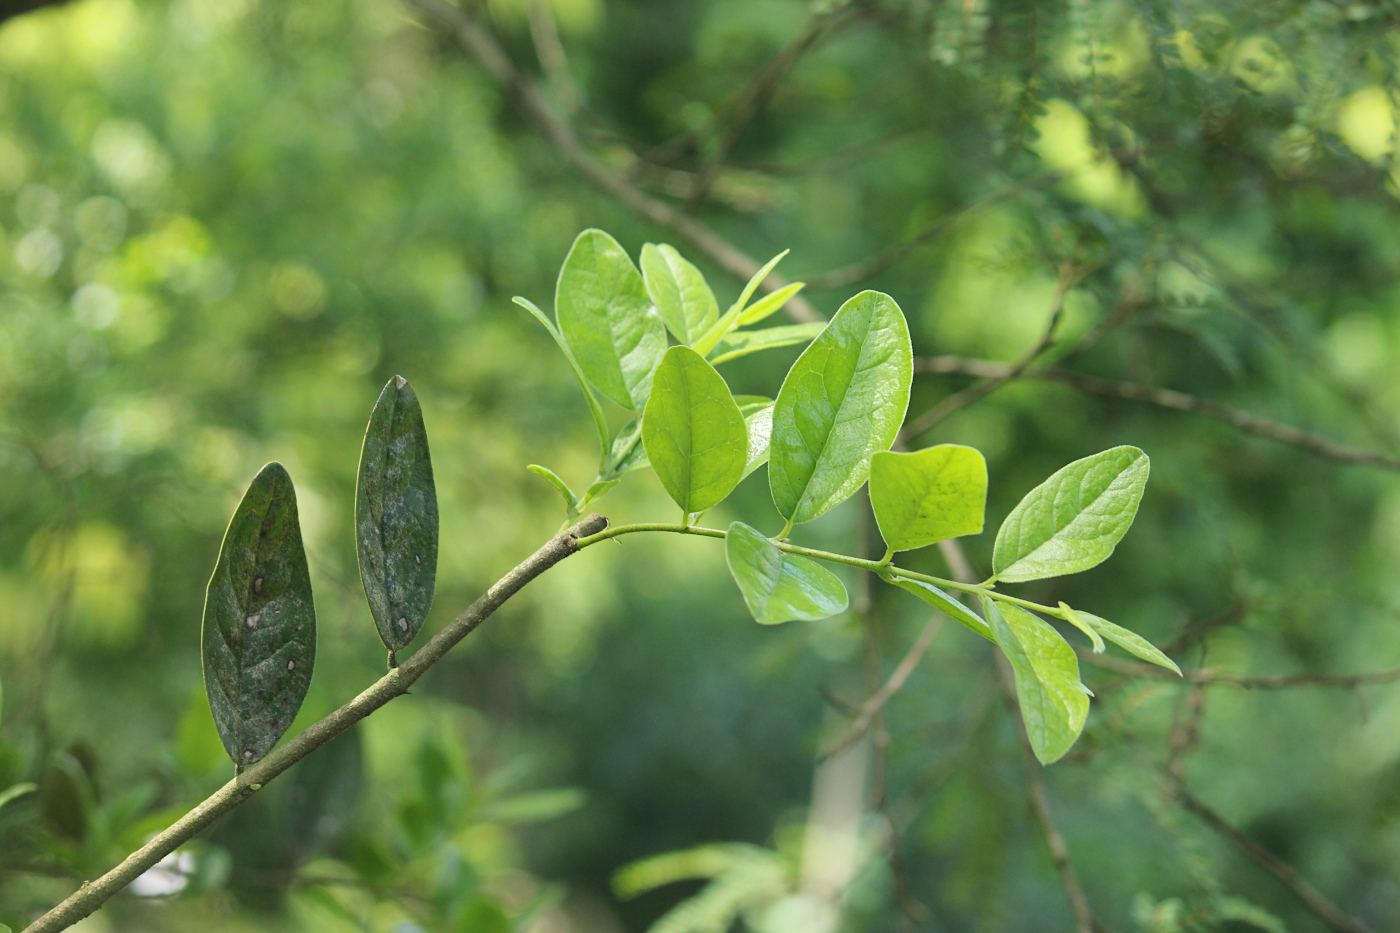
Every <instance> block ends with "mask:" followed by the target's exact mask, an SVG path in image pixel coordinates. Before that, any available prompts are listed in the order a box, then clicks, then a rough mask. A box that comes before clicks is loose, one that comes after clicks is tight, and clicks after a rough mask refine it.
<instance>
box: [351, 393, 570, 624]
mask: <svg viewBox="0 0 1400 933" xmlns="http://www.w3.org/2000/svg"><path fill="white" fill-rule="evenodd" d="M566 488H567V487H566ZM355 547H356V550H357V551H358V553H359V558H360V580H361V582H363V583H364V587H365V597H366V598H367V599H368V600H369V609H370V613H371V614H372V615H373V616H374V624H375V627H376V628H378V629H379V637H380V638H381V639H383V641H384V644H385V645H386V646H388V648H389V650H390V651H398V650H399V649H400V648H403V647H404V646H405V645H407V644H408V643H409V642H411V641H412V640H413V636H415V635H417V634H418V630H419V629H420V628H422V627H423V620H424V619H426V618H427V617H428V609H429V608H430V607H431V606H432V604H433V584H434V581H435V579H436V578H437V556H438V507H437V486H436V485H435V484H434V483H433V463H432V458H431V457H430V456H429V454H428V433H427V431H426V430H425V429H424V427H423V409H422V408H421V407H420V406H419V404H418V396H417V395H415V394H414V392H413V386H411V385H409V384H408V380H407V379H404V378H403V377H402V376H395V377H394V378H393V379H390V380H389V383H388V385H386V386H384V391H383V392H381V393H380V395H379V401H378V402H376V403H375V406H374V412H373V413H372V414H371V415H370V417H369V427H368V428H366V429H365V445H364V449H363V450H362V451H361V453H360V475H359V479H358V480H357V481H356V483H355Z"/></svg>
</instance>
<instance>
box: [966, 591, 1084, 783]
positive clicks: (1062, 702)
mask: <svg viewBox="0 0 1400 933" xmlns="http://www.w3.org/2000/svg"><path fill="white" fill-rule="evenodd" d="M982 611H983V614H984V615H986V617H987V624H988V625H989V626H990V627H991V629H992V634H994V635H995V636H996V640H997V644H998V645H1000V646H1001V650H1002V652H1003V653H1005V655H1006V659H1007V660H1008V661H1010V662H1011V669H1012V671H1013V672H1015V675H1016V699H1017V700H1018V701H1019V702H1020V704H1021V719H1022V720H1023V721H1024V722H1025V725H1026V735H1027V737H1029V738H1030V740H1031V748H1032V749H1033V750H1034V751H1035V757H1036V758H1038V759H1040V763H1041V764H1046V765H1048V764H1050V763H1051V762H1053V761H1058V760H1059V759H1060V758H1061V757H1063V756H1064V753H1065V752H1067V751H1069V749H1070V746H1071V745H1073V744H1074V740H1075V739H1077V738H1079V733H1080V732H1081V731H1083V729H1084V720H1085V718H1086V717H1087V716H1088V715H1089V697H1088V694H1086V693H1085V692H1084V687H1083V685H1082V684H1081V683H1080V682H1079V659H1078V658H1077V657H1075V654H1074V649H1073V648H1071V647H1070V646H1069V642H1067V641H1065V640H1064V638H1062V637H1061V636H1060V633H1059V632H1057V631H1055V629H1054V628H1052V627H1051V626H1050V624H1049V623H1048V622H1046V621H1045V620H1044V619H1040V618H1038V617H1036V616H1034V615H1032V614H1030V613H1029V612H1027V611H1026V610H1024V609H1022V608H1021V607H1019V606H1013V605H1011V604H1009V603H993V602H992V601H991V600H989V599H985V598H984V599H983V600H982Z"/></svg>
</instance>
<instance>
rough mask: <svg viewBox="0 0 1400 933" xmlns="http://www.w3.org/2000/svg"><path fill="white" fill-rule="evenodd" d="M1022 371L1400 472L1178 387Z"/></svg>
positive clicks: (972, 369)
mask: <svg viewBox="0 0 1400 933" xmlns="http://www.w3.org/2000/svg"><path fill="white" fill-rule="evenodd" d="M914 369H915V371H916V372H926V373H961V374H964V375H969V376H980V377H982V378H983V379H1002V380H1003V381H1005V380H1006V379H1009V378H1013V375H1012V371H1013V369H1014V367H1013V366H1012V365H1011V364H1008V363H998V362H995V361H993V360H977V359H968V358H966V357H960V356H932V357H924V358H922V359H917V360H915V361H914ZM1017 375H1019V377H1020V378H1023V379H1038V380H1041V381H1044V382H1060V383H1064V384H1065V385H1068V386H1073V387H1074V388H1076V389H1079V390H1080V391H1081V392H1087V393H1089V394H1090V395H1099V396H1103V397H1105V398H1119V399H1126V400H1127V401H1130V402H1144V403H1146V404H1148V405H1156V406H1157V407H1158V408H1170V409H1172V410H1173V411H1184V412H1187V413H1189V414H1195V415H1203V416H1205V417H1207V418H1214V419H1215V420H1217V421H1223V422H1225V423H1226V424H1228V425H1230V426H1231V427H1235V428H1238V429H1239V430H1241V431H1243V432H1245V433H1246V434H1253V435H1255V436H1256V437H1264V438H1268V439H1269V440H1273V441H1278V442H1279V443H1282V444H1292V445H1293V446H1294V447H1301V448H1303V449H1304V450H1307V451H1311V452H1312V453H1315V454H1317V455H1318V456H1320V457H1325V458H1326V459H1328V460H1336V461H1338V462H1341V463H1358V464H1364V465H1367V466H1377V467H1381V468H1383V469H1387V470H1396V471H1400V457H1393V456H1390V455H1388V454H1380V453H1374V452H1372V451H1369V450H1362V449H1361V448H1359V447H1350V446H1348V445H1346V444H1339V443H1337V442H1336V441H1333V440H1330V439H1329V438H1326V437H1323V436H1322V435H1321V434H1314V433H1312V432H1311V431H1304V430H1303V429H1301V428H1295V427H1293V426H1292V425H1289V424H1282V423H1280V422H1278V421H1271V420H1269V419H1268V418H1261V417H1259V416H1258V415H1252V414H1250V413H1249V412H1246V411H1240V410H1239V409H1237V408H1229V407H1227V406H1225V405H1221V404H1219V403H1218V402H1212V401H1208V400H1207V399H1203V398H1198V397H1197V396H1194V395H1187V394H1186V393H1184V392H1177V391H1175V390H1173V389H1158V388H1153V387H1152V386H1145V385H1142V384H1141V383H1137V382H1121V381H1118V380H1113V379H1100V378H1099V377H1098V376H1088V375H1085V374H1083V373H1076V372H1071V371H1069V370H1065V369H1058V368H1049V369H1032V370H1027V371H1024V372H1021V373H1019V374H1017ZM984 394H985V393H984Z"/></svg>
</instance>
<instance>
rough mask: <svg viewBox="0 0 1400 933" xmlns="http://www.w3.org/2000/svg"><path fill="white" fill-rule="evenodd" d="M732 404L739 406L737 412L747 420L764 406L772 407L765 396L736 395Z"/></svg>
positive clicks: (770, 401) (771, 402) (771, 401)
mask: <svg viewBox="0 0 1400 933" xmlns="http://www.w3.org/2000/svg"><path fill="white" fill-rule="evenodd" d="M734 404H736V405H738V406H739V410H740V411H741V412H743V413H744V417H745V418H747V417H748V416H749V415H751V414H753V413H754V412H755V411H757V410H758V409H760V408H762V407H763V406H765V405H772V404H773V400H772V399H771V398H769V397H768V396H766V395H736V396H734Z"/></svg>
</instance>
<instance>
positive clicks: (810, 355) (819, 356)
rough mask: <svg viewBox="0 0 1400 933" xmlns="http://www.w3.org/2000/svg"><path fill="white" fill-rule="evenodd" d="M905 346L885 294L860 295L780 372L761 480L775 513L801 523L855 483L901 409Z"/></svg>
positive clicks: (909, 361) (900, 316) (909, 354)
mask: <svg viewBox="0 0 1400 933" xmlns="http://www.w3.org/2000/svg"><path fill="white" fill-rule="evenodd" d="M913 357H914V354H913V349H912V348H911V347H910V344H909V326H908V325H907V324H906V323H905V321H904V312H902V311H900V310H899V305H897V304H895V301H894V299H893V298H891V297H890V296H888V295H884V294H881V293H880V292H872V291H866V292H861V293H860V294H859V295H856V296H855V297H854V298H852V299H850V300H849V301H847V302H846V303H845V304H844V305H842V306H841V310H839V311H837V312H836V316H835V317H833V318H832V319H831V323H829V324H827V326H826V329H825V330H823V331H822V332H821V334H820V335H819V336H818V337H817V339H816V340H814V341H812V344H811V346H809V347H807V349H805V350H803V351H802V355H801V356H799V357H798V358H797V362H796V363H793V364H792V369H790V370H788V374H787V378H785V379H784V380H783V387H782V389H781V390H780V391H779V392H778V401H777V402H776V403H775V405H774V408H773V440H772V451H771V454H770V458H769V464H768V485H769V488H770V489H771V490H772V493H773V504H774V505H776V506H777V507H778V511H779V513H781V514H782V516H783V517H784V518H786V519H788V520H790V521H791V522H793V523H794V524H797V523H801V522H809V521H811V520H812V519H814V518H816V517H817V516H819V515H821V514H822V513H823V512H825V511H827V510H828V509H830V508H831V507H832V506H834V505H836V504H837V503H839V502H841V501H842V500H844V499H846V498H847V497H848V496H850V495H851V494H852V493H853V492H855V491H856V490H857V489H859V488H860V485H861V483H864V482H865V478H866V476H867V475H868V474H869V472H870V457H871V455H872V454H874V453H876V452H877V451H881V450H886V449H888V448H889V446H890V444H891V443H892V442H893V441H894V438H895V435H896V434H898V433H899V426H900V423H901V422H903V421H904V412H905V410H906V409H907V408H908V407H909V385H910V383H911V382H912V381H913V372H914V365H913Z"/></svg>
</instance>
